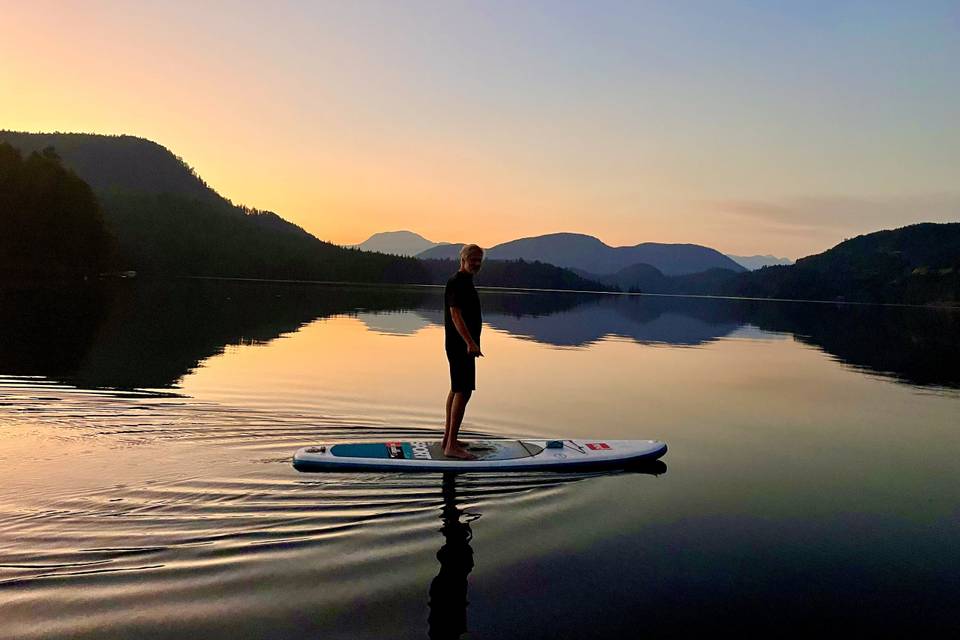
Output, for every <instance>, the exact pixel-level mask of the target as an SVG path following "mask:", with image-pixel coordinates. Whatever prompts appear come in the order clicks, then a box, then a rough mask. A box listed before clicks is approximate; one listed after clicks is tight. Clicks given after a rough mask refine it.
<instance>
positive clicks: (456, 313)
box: [450, 307, 483, 356]
mask: <svg viewBox="0 0 960 640" xmlns="http://www.w3.org/2000/svg"><path fill="white" fill-rule="evenodd" d="M450 318H451V319H452V320H453V326H455V327H456V328H457V333H459V334H460V337H461V338H463V341H464V342H466V343H467V353H469V354H470V355H473V356H483V354H482V353H480V346H479V345H478V344H477V343H476V342H474V341H473V336H471V335H470V331H469V330H467V323H466V322H464V321H463V314H461V313H460V309H459V308H457V307H450Z"/></svg>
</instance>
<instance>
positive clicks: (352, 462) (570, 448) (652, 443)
mask: <svg viewBox="0 0 960 640" xmlns="http://www.w3.org/2000/svg"><path fill="white" fill-rule="evenodd" d="M467 450H468V451H469V452H470V453H472V454H473V455H474V456H475V459H473V460H459V459H457V458H448V457H447V456H445V455H443V449H442V448H441V446H440V442H439V441H428V440H415V441H396V442H350V443H342V444H334V445H329V446H328V445H317V446H313V447H304V448H302V449H298V450H297V452H296V453H295V454H294V455H293V466H294V467H295V468H296V469H298V470H300V471H350V470H353V471H552V470H557V471H568V470H572V469H591V468H597V467H618V466H626V465H629V464H633V463H638V462H643V461H651V460H656V459H657V458H660V457H661V456H662V455H663V454H665V453H666V452H667V445H666V443H664V442H660V441H659V440H475V441H473V442H470V443H469V444H468V447H467Z"/></svg>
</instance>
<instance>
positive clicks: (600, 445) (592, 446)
mask: <svg viewBox="0 0 960 640" xmlns="http://www.w3.org/2000/svg"><path fill="white" fill-rule="evenodd" d="M587 448H588V449H591V450H593V451H596V450H597V449H609V448H610V445H608V444H607V443H606V442H588V443H587Z"/></svg>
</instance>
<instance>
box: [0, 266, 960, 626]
mask: <svg viewBox="0 0 960 640" xmlns="http://www.w3.org/2000/svg"><path fill="white" fill-rule="evenodd" d="M481 296H482V301H483V304H484V310H485V323H486V324H485V328H484V334H483V350H484V353H485V354H486V357H485V358H484V359H483V360H481V361H480V363H479V366H478V390H477V392H476V394H475V396H474V399H473V400H472V401H471V403H470V406H469V408H468V412H467V419H466V421H465V427H464V428H465V430H466V431H467V432H468V436H469V437H513V436H527V437H574V438H598V437H599V438H610V439H614V438H640V439H647V438H655V439H661V440H665V441H666V442H667V443H668V444H669V446H670V451H669V453H668V454H667V456H666V457H665V458H664V460H663V463H664V464H662V465H660V466H658V467H653V468H650V469H644V470H643V471H642V472H636V471H634V472H616V473H603V474H600V473H595V474H562V475H561V474H546V473H528V474H513V475H501V476H497V475H493V474H466V475H461V476H458V477H453V476H448V477H443V476H441V475H439V474H406V475H403V474H389V473H370V474H301V473H298V472H296V471H295V470H294V469H293V468H292V466H291V465H290V456H291V454H292V453H293V451H294V450H295V449H296V448H297V447H300V446H305V445H308V444H316V443H335V442H343V441H348V440H368V439H372V440H386V439H401V438H418V439H419V438H425V437H431V436H436V437H439V435H440V432H441V429H442V422H443V415H442V410H443V400H444V398H445V395H446V391H447V385H448V380H447V371H446V363H445V359H444V356H443V348H442V344H443V337H442V336H443V328H442V312H441V294H440V292H439V291H438V290H436V289H432V288H408V289H407V288H393V289H376V288H359V287H357V288H345V287H330V286H311V285H294V284H290V285H276V284H271V285H268V284H253V283H234V282H177V283H166V284H160V283H153V284H151V283H117V284H115V285H110V286H107V287H99V288H90V289H84V290H71V291H46V292H38V291H29V290H21V291H12V290H0V637H3V638H25V639H26V638H62V637H70V638H74V637H75V638H190V637H196V638H201V637H202V638H231V639H232V638H298V639H299V638H321V637H322V638H424V637H428V638H457V637H464V638H592V637H597V638H603V637H634V636H637V635H639V634H642V633H651V634H657V635H658V636H686V635H690V634H692V633H695V632H697V633H703V632H712V633H718V632H723V631H733V632H737V631H740V632H747V633H751V634H756V633H761V632H765V633H770V632H773V633H778V634H781V635H783V634H787V635H789V634H791V633H801V632H804V633H811V632H812V633H818V634H821V635H838V634H840V633H846V634H853V635H855V636H856V635H866V634H868V633H870V634H880V635H897V634H901V635H905V634H907V633H909V634H911V635H918V634H923V633H927V634H930V633H934V632H938V633H940V634H941V635H945V633H946V632H948V631H956V630H958V629H960V577H958V576H960V481H958V477H960V473H958V471H960V313H958V312H956V311H945V310H932V309H910V308H893V307H871V306H852V305H842V306H841V305H827V304H811V303H786V302H768V301H763V302H761V301H744V300H717V299H698V298H670V297H650V296H611V295H591V294H572V293H529V292H526V293H524V292H502V291H501V292H491V291H485V292H482V293H481Z"/></svg>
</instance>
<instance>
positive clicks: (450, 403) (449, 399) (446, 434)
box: [440, 391, 468, 449]
mask: <svg viewBox="0 0 960 640" xmlns="http://www.w3.org/2000/svg"><path fill="white" fill-rule="evenodd" d="M453 395H454V392H453V391H451V392H450V393H448V394H447V419H446V422H444V423H443V442H441V443H440V448H441V449H446V448H447V440H448V439H449V437H450V410H451V407H452V406H453ZM456 443H457V446H458V447H466V446H468V445H467V443H466V442H464V441H463V440H460V439H459V438H458V439H457V440H456Z"/></svg>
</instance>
